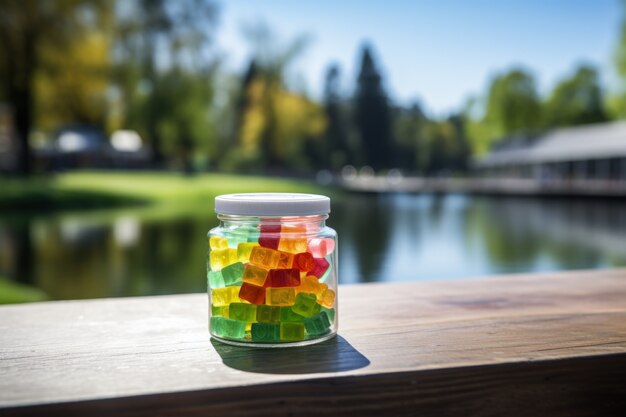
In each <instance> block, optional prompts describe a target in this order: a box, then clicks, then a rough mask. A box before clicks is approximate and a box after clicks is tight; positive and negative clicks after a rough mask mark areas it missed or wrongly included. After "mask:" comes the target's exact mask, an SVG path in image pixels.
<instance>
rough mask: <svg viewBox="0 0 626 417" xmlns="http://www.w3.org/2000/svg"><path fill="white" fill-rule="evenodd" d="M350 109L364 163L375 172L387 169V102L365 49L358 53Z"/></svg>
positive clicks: (389, 156)
mask: <svg viewBox="0 0 626 417" xmlns="http://www.w3.org/2000/svg"><path fill="white" fill-rule="evenodd" d="M354 107H355V125H356V129H357V132H358V134H359V137H360V140H361V147H362V150H363V153H364V157H365V163H366V164H369V165H371V166H372V168H374V169H376V170H380V169H385V168H389V167H390V166H391V164H392V163H393V155H392V153H393V148H392V143H391V114H390V109H389V99H388V97H387V93H386V92H385V90H384V87H383V82H382V76H381V74H380V72H379V71H378V69H377V68H376V64H375V63H374V58H373V56H372V51H371V48H370V46H369V45H365V46H364V47H363V49H362V52H361V69H360V71H359V76H358V80H357V88H356V94H355V98H354Z"/></svg>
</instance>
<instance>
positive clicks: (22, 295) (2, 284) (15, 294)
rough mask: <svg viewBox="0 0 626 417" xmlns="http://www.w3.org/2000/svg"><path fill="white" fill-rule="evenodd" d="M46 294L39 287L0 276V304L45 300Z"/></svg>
mask: <svg viewBox="0 0 626 417" xmlns="http://www.w3.org/2000/svg"><path fill="white" fill-rule="evenodd" d="M46 299H47V297H46V294H45V293H44V292H43V291H41V290H40V289H38V288H33V287H29V286H27V285H23V284H19V283H17V282H11V281H9V280H8V279H6V278H3V277H2V276H0V304H14V303H31V302H34V301H45V300H46Z"/></svg>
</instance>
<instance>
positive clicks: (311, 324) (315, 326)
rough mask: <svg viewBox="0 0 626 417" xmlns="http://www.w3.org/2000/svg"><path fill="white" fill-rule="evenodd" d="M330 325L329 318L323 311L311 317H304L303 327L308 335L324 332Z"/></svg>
mask: <svg viewBox="0 0 626 417" xmlns="http://www.w3.org/2000/svg"><path fill="white" fill-rule="evenodd" d="M329 327H330V320H329V319H328V316H327V315H326V312H325V311H322V312H321V313H319V314H316V315H315V316H313V317H307V318H305V319H304V328H305V329H306V332H307V333H308V334H310V335H320V334H323V333H326V331H327V330H328V328H329Z"/></svg>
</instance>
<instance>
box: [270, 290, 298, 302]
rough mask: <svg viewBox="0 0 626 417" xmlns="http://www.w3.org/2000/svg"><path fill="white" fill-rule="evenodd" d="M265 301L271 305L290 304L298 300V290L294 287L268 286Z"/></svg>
mask: <svg viewBox="0 0 626 417" xmlns="http://www.w3.org/2000/svg"><path fill="white" fill-rule="evenodd" d="M265 301H266V304H268V305H271V306H290V305H293V303H294V302H295V301H296V291H295V290H294V289H293V288H267V289H266V293H265Z"/></svg>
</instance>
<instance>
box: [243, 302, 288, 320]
mask: <svg viewBox="0 0 626 417" xmlns="http://www.w3.org/2000/svg"><path fill="white" fill-rule="evenodd" d="M281 308H283V307H278V306H268V305H265V304H261V305H258V306H257V308H256V321H258V322H263V323H276V322H278V321H280V309H281ZM285 308H288V307H285ZM251 321H252V320H251Z"/></svg>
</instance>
